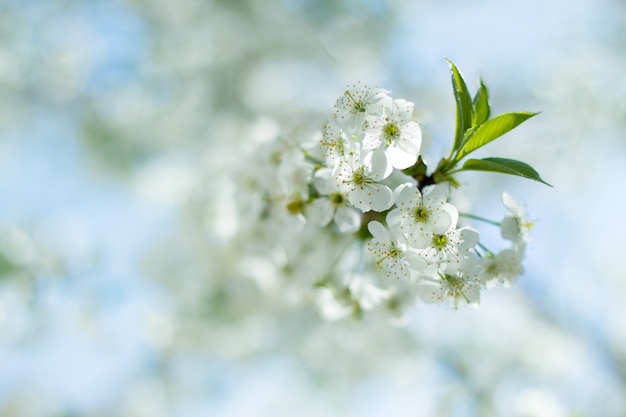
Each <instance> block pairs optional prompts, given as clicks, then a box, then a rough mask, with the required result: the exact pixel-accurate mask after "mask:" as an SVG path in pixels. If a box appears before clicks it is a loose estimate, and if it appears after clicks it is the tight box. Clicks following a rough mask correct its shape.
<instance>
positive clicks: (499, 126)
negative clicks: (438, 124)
mask: <svg viewBox="0 0 626 417" xmlns="http://www.w3.org/2000/svg"><path fill="white" fill-rule="evenodd" d="M537 114H539V113H529V112H512V113H503V114H499V115H497V116H496V117H494V118H493V119H490V120H487V121H486V122H484V123H483V124H481V125H480V126H478V127H477V128H476V130H475V131H473V132H471V135H470V136H469V137H467V138H465V141H464V142H465V143H464V144H463V145H462V148H461V150H460V152H459V156H458V159H459V160H460V159H461V158H462V157H463V156H465V155H468V154H469V153H471V152H474V151H475V150H476V149H478V148H481V147H483V146H485V145H486V144H488V143H489V142H492V141H494V140H496V139H498V138H499V137H500V136H502V135H504V134H505V133H508V132H510V131H511V130H513V129H514V128H516V127H517V126H519V125H520V124H522V123H524V122H525V121H526V120H528V119H530V118H531V117H533V116H536V115H537Z"/></svg>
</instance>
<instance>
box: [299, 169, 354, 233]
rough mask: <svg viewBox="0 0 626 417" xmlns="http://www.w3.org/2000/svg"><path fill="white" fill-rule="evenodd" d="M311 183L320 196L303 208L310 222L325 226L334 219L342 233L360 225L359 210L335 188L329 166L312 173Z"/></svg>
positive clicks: (335, 183)
mask: <svg viewBox="0 0 626 417" xmlns="http://www.w3.org/2000/svg"><path fill="white" fill-rule="evenodd" d="M313 184H314V185H315V188H316V189H317V191H318V192H319V193H320V197H319V198H316V199H315V200H314V201H313V202H311V203H310V204H309V205H307V206H306V207H305V208H304V215H305V217H306V219H307V221H309V222H310V223H313V224H316V225H318V226H326V225H327V224H328V223H330V221H331V220H334V222H335V225H336V226H337V229H339V231H340V232H342V233H353V232H356V231H357V230H359V228H360V227H361V215H362V212H361V210H359V209H357V208H355V207H353V206H352V204H351V203H350V201H349V200H348V197H347V195H346V194H345V193H344V192H342V191H341V190H338V189H337V182H336V179H335V177H334V176H333V173H332V171H331V169H330V168H321V169H319V170H317V171H316V172H315V174H314V178H313Z"/></svg>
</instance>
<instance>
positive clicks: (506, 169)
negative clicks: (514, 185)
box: [461, 157, 552, 187]
mask: <svg viewBox="0 0 626 417" xmlns="http://www.w3.org/2000/svg"><path fill="white" fill-rule="evenodd" d="M461 171H486V172H499V173H501V174H509V175H516V176H518V177H523V178H528V179H531V180H534V181H538V182H540V183H542V184H545V185H547V186H549V187H552V185H550V184H548V183H547V182H546V181H544V180H543V179H542V178H541V176H540V175H539V173H538V172H537V171H535V169H534V168H533V167H531V166H530V165H528V164H527V163H525V162H521V161H516V160H515V159H507V158H494V157H492V158H483V159H468V160H467V161H465V164H463V167H462V168H461Z"/></svg>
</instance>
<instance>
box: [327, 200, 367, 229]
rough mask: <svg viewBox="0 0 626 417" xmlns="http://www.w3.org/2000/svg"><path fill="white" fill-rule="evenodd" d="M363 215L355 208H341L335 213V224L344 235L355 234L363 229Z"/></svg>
mask: <svg viewBox="0 0 626 417" xmlns="http://www.w3.org/2000/svg"><path fill="white" fill-rule="evenodd" d="M361 214H362V213H361V212H360V211H359V210H357V209H355V208H352V207H347V206H339V207H337V211H336V212H335V217H334V220H335V224H336V225H337V228H338V229H339V231H340V232H342V233H354V232H356V231H357V230H359V228H360V227H361Z"/></svg>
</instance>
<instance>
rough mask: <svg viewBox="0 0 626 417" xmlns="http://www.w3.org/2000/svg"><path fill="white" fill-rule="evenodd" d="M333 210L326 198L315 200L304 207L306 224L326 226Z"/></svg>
mask: <svg viewBox="0 0 626 417" xmlns="http://www.w3.org/2000/svg"><path fill="white" fill-rule="evenodd" d="M334 211H335V208H334V207H333V203H332V201H330V199H328V198H317V199H315V200H314V201H313V202H311V203H310V204H307V205H306V206H305V207H304V217H305V218H306V220H307V222H309V223H311V224H314V225H316V226H326V225H327V224H328V223H330V221H331V219H332V218H333V213H334Z"/></svg>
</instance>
